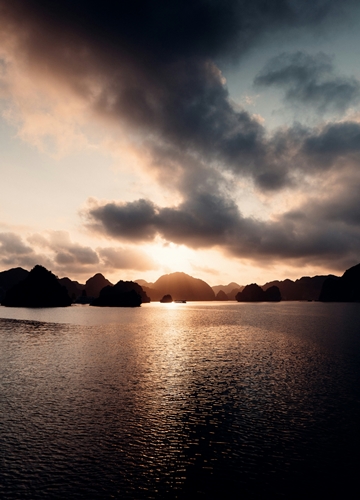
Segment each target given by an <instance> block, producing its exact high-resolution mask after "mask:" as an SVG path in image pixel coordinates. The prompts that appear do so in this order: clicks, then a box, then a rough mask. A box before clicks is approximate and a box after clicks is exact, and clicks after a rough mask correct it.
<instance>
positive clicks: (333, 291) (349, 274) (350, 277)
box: [319, 264, 360, 302]
mask: <svg viewBox="0 0 360 500" xmlns="http://www.w3.org/2000/svg"><path fill="white" fill-rule="evenodd" d="M319 300H321V301H322V302H360V264H357V265H356V266H354V267H351V268H350V269H347V271H345V273H344V274H343V275H342V276H341V278H336V277H332V278H328V279H326V280H325V281H324V284H323V287H322V289H321V293H320V297H319Z"/></svg>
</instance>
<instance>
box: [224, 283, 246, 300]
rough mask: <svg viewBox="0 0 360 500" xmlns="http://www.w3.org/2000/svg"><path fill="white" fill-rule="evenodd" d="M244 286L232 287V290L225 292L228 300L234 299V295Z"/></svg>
mask: <svg viewBox="0 0 360 500" xmlns="http://www.w3.org/2000/svg"><path fill="white" fill-rule="evenodd" d="M244 288H245V287H243V286H241V287H240V288H234V289H233V290H231V292H230V293H228V294H227V296H228V298H229V300H236V295H237V294H238V293H239V292H242V291H243V290H244Z"/></svg>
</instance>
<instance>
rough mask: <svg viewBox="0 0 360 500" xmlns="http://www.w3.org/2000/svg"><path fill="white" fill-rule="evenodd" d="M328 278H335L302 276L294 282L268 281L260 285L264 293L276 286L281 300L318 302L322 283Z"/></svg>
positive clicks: (287, 280)
mask: <svg viewBox="0 0 360 500" xmlns="http://www.w3.org/2000/svg"><path fill="white" fill-rule="evenodd" d="M329 277H332V278H335V276H333V275H327V276H313V277H309V276H303V277H302V278H300V279H298V280H295V281H292V280H289V279H286V280H283V281H277V280H276V281H270V282H268V283H265V285H262V289H263V290H264V291H266V290H267V289H268V288H270V287H271V286H277V287H278V288H279V290H280V293H281V298H282V300H318V299H319V296H320V292H321V289H322V286H323V283H324V281H325V280H326V279H327V278H329Z"/></svg>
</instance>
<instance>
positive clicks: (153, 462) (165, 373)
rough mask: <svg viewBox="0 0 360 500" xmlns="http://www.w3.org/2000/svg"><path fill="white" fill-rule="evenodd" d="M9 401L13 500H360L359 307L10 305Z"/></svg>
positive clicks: (1, 378) (4, 396)
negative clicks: (333, 498)
mask: <svg viewBox="0 0 360 500" xmlns="http://www.w3.org/2000/svg"><path fill="white" fill-rule="evenodd" d="M0 398H1V399H0V410H1V416H0V497H1V498H4V499H40V498H49V499H52V498H59V499H66V498H68V499H88V498H90V499H91V498H99V499H100V498H104V499H106V498H121V499H126V498H131V499H145V498H169V499H172V498H190V495H191V494H192V497H193V498H264V499H268V498H286V499H288V498H326V495H328V494H331V493H334V492H335V491H338V490H339V488H340V490H341V492H342V496H341V497H338V498H358V494H359V489H358V474H359V470H360V469H359V467H360V304H322V303H317V302H311V303H308V302H305V303H301V302H287V303H286V302H284V303H279V304H266V303H263V304H238V303H234V302H233V303H209V302H199V303H195V302H193V303H187V304H159V303H157V304H156V303H153V304H144V305H142V307H140V308H135V309H116V308H113V309H111V308H92V307H87V306H73V307H71V308H65V309H38V310H29V309H14V308H5V307H0ZM351 486H355V487H356V490H355V491H354V492H353V493H352V489H351Z"/></svg>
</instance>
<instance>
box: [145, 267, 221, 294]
mask: <svg viewBox="0 0 360 500" xmlns="http://www.w3.org/2000/svg"><path fill="white" fill-rule="evenodd" d="M154 288H156V289H157V290H159V291H160V292H161V293H162V295H166V294H169V295H171V296H172V298H173V299H174V300H214V299H215V294H214V291H213V290H212V288H211V287H210V285H208V284H207V283H205V281H202V280H200V279H197V278H193V277H192V276H189V275H188V274H185V273H171V274H165V275H164V276H161V277H160V278H159V279H158V280H157V281H155V283H154Z"/></svg>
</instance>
